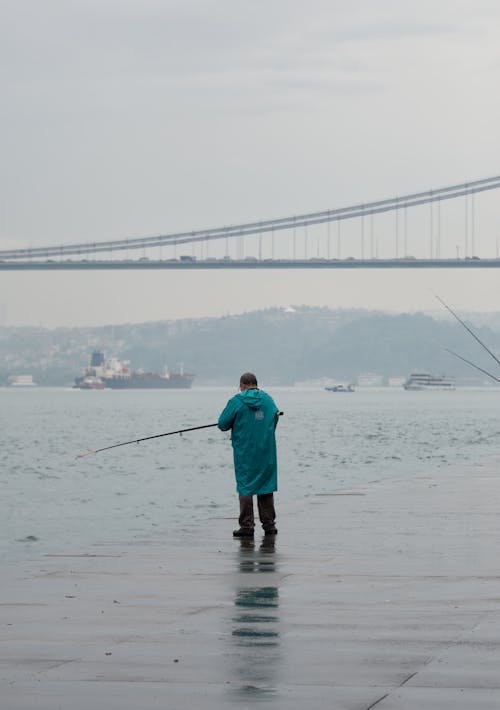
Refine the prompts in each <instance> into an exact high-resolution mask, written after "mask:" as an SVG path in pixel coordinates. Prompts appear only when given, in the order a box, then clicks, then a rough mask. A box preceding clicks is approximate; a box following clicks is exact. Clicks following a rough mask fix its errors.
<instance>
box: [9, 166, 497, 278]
mask: <svg viewBox="0 0 500 710" xmlns="http://www.w3.org/2000/svg"><path fill="white" fill-rule="evenodd" d="M498 188H500V176H496V177H489V178H483V179H481V180H475V181H472V182H468V183H461V184H457V185H451V186H447V187H441V188H436V189H432V190H427V191H424V192H417V193H412V194H408V195H402V196H397V197H392V198H389V199H384V200H377V201H374V202H366V203H361V204H355V205H352V206H349V207H338V208H332V209H327V210H322V211H320V212H310V213H305V214H298V215H292V216H289V217H282V218H275V219H266V220H258V221H253V222H246V223H242V224H236V225H229V226H228V225H226V226H222V227H216V228H212V229H200V230H192V231H188V232H187V231H183V232H173V233H167V234H162V235H155V236H147V237H133V238H132V237H131V238H124V239H116V240H108V241H100V242H98V241H93V242H90V241H89V242H80V243H75V244H72V243H69V244H60V245H50V246H37V247H31V248H20V249H3V250H0V270H46V269H49V270H71V269H301V268H307V269H311V268H340V269H345V268H348V269H352V268H376V269H380V268H425V269H429V268H498V267H500V257H499V253H498V246H499V244H498V236H497V235H496V234H494V233H493V232H492V230H494V229H495V225H496V224H497V223H498V212H499V210H498V204H497V203H498V200H495V199H493V198H492V193H493V191H495V190H497V189H498ZM488 194H489V195H490V199H489V200H485V196H487V195H488ZM495 197H496V196H495ZM450 206H451V207H450ZM445 208H447V209H446V210H445ZM482 211H484V213H485V214H486V219H480V217H479V216H480V215H481V212H482ZM478 223H481V224H482V223H485V224H486V225H488V226H487V227H483V226H481V227H480V228H478ZM131 254H134V256H133V257H131Z"/></svg>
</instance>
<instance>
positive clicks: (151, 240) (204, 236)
mask: <svg viewBox="0 0 500 710" xmlns="http://www.w3.org/2000/svg"><path fill="white" fill-rule="evenodd" d="M498 188H500V176H496V177H490V178H483V179H482V180H474V181H472V182H466V183H462V184H459V185H450V186H448V187H441V188H437V189H433V190H427V191H424V192H416V193H412V194H409V195H403V196H398V197H392V198H388V199H384V200H377V201H375V202H366V203H361V204H356V205H352V206H350V207H340V208H335V209H328V210H322V211H320V212H309V213H307V214H301V215H293V216H290V217H280V218H277V219H268V220H260V221H258V222H246V223H243V224H236V225H229V226H224V227H215V228H213V229H200V230H193V231H189V232H175V233H172V234H163V235H157V236H149V237H133V238H126V239H117V240H112V241H103V242H81V243H78V244H65V245H59V246H46V247H33V248H26V249H7V250H0V259H9V260H11V259H12V260H15V259H30V258H37V257H43V258H47V257H50V256H57V257H63V256H68V255H71V254H93V253H96V252H103V251H111V250H112V251H115V250H122V249H123V250H124V249H127V250H128V249H144V248H147V247H156V246H163V245H180V244H188V243H194V242H201V241H211V240H215V239H229V238H237V237H244V236H247V235H252V234H262V233H264V232H272V233H273V234H274V232H275V231H278V230H285V229H289V230H292V232H293V234H295V230H296V228H297V227H308V226H310V225H318V224H324V223H327V222H338V223H340V222H341V221H343V220H349V219H355V218H357V217H365V216H370V217H373V215H375V214H380V213H383V212H390V211H398V210H400V209H403V208H408V207H417V206H419V205H424V204H429V203H433V202H439V203H440V202H442V201H443V200H451V199H455V198H458V197H466V198H467V197H468V196H469V195H474V194H475V193H478V192H484V191H486V190H496V189H498Z"/></svg>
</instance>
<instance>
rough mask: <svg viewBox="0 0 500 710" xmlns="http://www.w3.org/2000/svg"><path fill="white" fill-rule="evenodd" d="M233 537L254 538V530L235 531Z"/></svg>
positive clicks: (242, 529)
mask: <svg viewBox="0 0 500 710" xmlns="http://www.w3.org/2000/svg"><path fill="white" fill-rule="evenodd" d="M233 537H253V530H252V529H250V528H246V529H245V528H240V529H239V530H233Z"/></svg>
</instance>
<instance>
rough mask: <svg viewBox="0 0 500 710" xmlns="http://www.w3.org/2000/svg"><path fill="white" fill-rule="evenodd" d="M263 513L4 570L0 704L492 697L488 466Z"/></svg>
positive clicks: (496, 516)
mask: <svg viewBox="0 0 500 710" xmlns="http://www.w3.org/2000/svg"><path fill="white" fill-rule="evenodd" d="M282 483H283V484H284V483H285V481H284V476H282ZM278 501H279V499H278ZM235 506H236V499H235ZM279 514H280V519H279V534H278V537H277V539H276V541H275V543H274V541H273V540H269V539H267V538H264V537H262V535H260V534H259V533H258V534H256V537H255V540H254V541H253V542H249V541H241V542H240V541H235V540H232V539H231V531H232V529H233V521H231V520H221V519H208V518H207V521H206V524H204V525H203V527H202V528H199V529H189V530H179V529H178V530H175V531H173V532H165V533H164V534H163V535H161V536H155V537H154V538H151V539H143V540H139V541H137V540H136V541H134V542H133V543H130V544H127V543H126V542H124V543H120V544H116V543H115V544H110V543H107V544H103V545H99V546H96V547H92V548H90V549H86V550H80V549H77V547H75V550H74V551H72V552H68V553H66V554H64V555H59V554H54V555H49V556H45V557H43V558H42V559H37V560H31V561H27V562H23V563H17V564H13V565H6V566H4V567H3V568H2V570H1V572H2V585H1V590H2V591H1V598H0V609H1V620H0V624H1V628H2V636H1V641H0V681H1V687H0V698H1V700H0V707H1V708H2V710H32V709H33V710H34V709H35V708H36V710H49V709H50V710H57V709H58V708H61V709H63V710H66V709H68V710H88V708H89V707H94V708H96V710H97V709H100V708H106V710H110V709H112V710H114V709H115V708H116V710H118V709H120V710H129V709H130V710H131V709H132V708H134V709H135V708H163V709H167V710H171V709H172V710H184V709H186V710H187V709H188V708H201V709H203V710H215V709H216V708H220V707H238V708H251V707H252V708H253V707H254V706H255V705H256V704H259V705H262V706H266V707H272V708H277V709H280V710H281V709H283V710H285V708H286V710H295V709H297V710H298V709H299V708H300V709H301V710H303V708H304V707H309V708H311V710H313V709H314V710H315V709H322V708H329V709H331V708H334V709H335V710H337V709H338V710H343V709H345V710H369V709H371V708H375V707H376V708H377V710H396V709H397V710H417V708H418V710H421V709H422V708H432V710H440V709H441V708H453V709H454V710H461V709H464V710H465V708H467V710H470V709H471V708H474V710H484V709H486V708H488V709H493V708H497V707H498V706H499V704H500V675H499V673H498V668H499V667H500V569H499V561H498V550H499V548H500V526H499V520H500V478H499V477H498V475H497V466H496V463H495V462H493V463H492V464H491V466H488V467H476V466H472V465H471V466H470V467H468V468H462V469H461V470H457V469H455V468H443V469H438V470H435V471H431V472H422V474H421V475H420V476H418V477H416V478H414V479H411V480H403V479H397V480H395V479H390V480H381V481H378V482H372V483H370V484H369V485H367V486H365V487H363V488H356V489H353V490H339V491H338V492H337V493H335V494H329V495H318V496H309V497H307V498H305V499H303V500H301V501H297V502H296V504H294V505H293V506H287V507H279Z"/></svg>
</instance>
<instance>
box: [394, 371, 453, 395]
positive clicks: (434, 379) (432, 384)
mask: <svg viewBox="0 0 500 710" xmlns="http://www.w3.org/2000/svg"><path fill="white" fill-rule="evenodd" d="M403 387H404V389H405V390H409V391H411V392H418V391H421V390H454V389H455V380H454V379H453V378H451V377H446V376H445V375H431V374H429V373H428V372H412V373H411V375H410V376H409V377H408V378H407V380H406V381H405V382H404V383H403Z"/></svg>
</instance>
